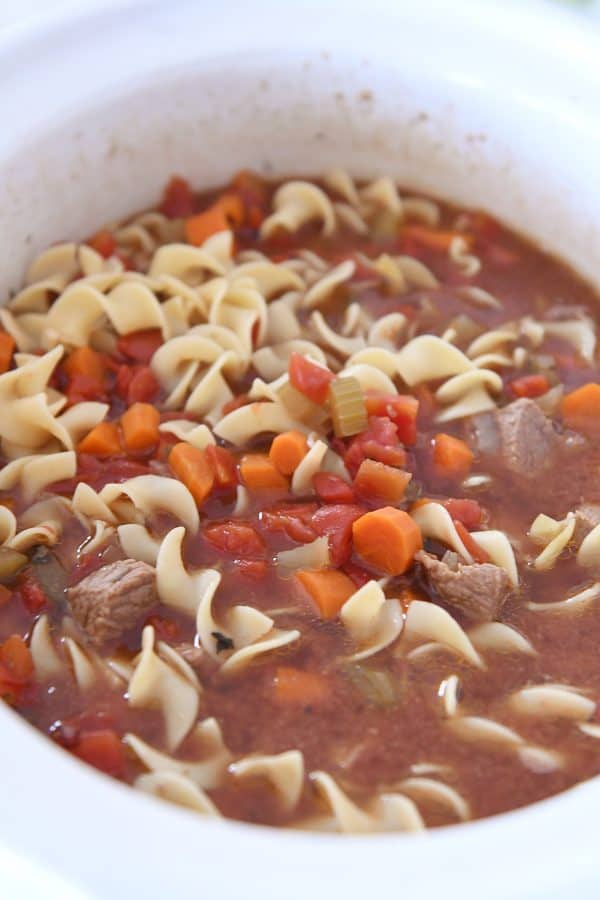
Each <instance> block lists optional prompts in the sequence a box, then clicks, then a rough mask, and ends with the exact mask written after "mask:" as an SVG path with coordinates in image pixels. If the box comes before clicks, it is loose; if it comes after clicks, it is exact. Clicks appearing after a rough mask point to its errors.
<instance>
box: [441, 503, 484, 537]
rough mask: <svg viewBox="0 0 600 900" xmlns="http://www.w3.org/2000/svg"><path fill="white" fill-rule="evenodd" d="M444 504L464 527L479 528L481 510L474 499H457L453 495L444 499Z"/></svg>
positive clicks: (481, 515)
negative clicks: (448, 498)
mask: <svg viewBox="0 0 600 900" xmlns="http://www.w3.org/2000/svg"><path fill="white" fill-rule="evenodd" d="M444 506H445V507H446V509H447V510H448V512H449V513H450V515H451V516H452V518H453V519H454V520H456V521H458V522H462V524H463V525H464V526H465V528H468V529H469V530H472V529H473V528H479V526H480V525H481V519H482V517H483V510H482V509H481V507H480V505H479V503H478V502H477V501H476V500H459V499H455V498H454V497H453V498H451V499H450V500H446V501H445V503H444Z"/></svg>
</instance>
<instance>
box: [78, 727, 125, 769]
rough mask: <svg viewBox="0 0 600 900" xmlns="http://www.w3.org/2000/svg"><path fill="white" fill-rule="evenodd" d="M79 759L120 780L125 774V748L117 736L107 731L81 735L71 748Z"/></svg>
mask: <svg viewBox="0 0 600 900" xmlns="http://www.w3.org/2000/svg"><path fill="white" fill-rule="evenodd" d="M71 752H72V753H73V754H74V755H75V756H77V757H78V758H79V759H81V760H83V761H84V762H86V763H89V765H91V766H94V767H95V768H96V769H99V770H100V771H101V772H104V773H105V774H106V775H112V776H113V777H115V778H121V777H122V776H123V775H124V772H125V748H124V746H123V743H122V741H121V739H120V737H119V735H118V734H116V733H115V732H114V731H110V730H109V729H103V730H100V731H90V732H88V733H87V734H82V735H81V736H80V737H79V739H78V740H77V741H76V743H75V744H74V745H73V747H72V748H71Z"/></svg>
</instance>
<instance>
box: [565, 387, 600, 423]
mask: <svg viewBox="0 0 600 900" xmlns="http://www.w3.org/2000/svg"><path fill="white" fill-rule="evenodd" d="M560 411H561V413H562V417H563V419H564V420H565V423H566V424H567V425H568V426H569V427H570V428H574V429H575V430H576V431H582V432H583V433H584V434H590V435H596V434H598V433H600V384H596V383H595V382H593V381H590V382H588V384H584V385H583V386H582V387H580V388H577V390H576V391H573V392H572V393H570V394H567V395H566V397H563V399H562V403H561V406H560Z"/></svg>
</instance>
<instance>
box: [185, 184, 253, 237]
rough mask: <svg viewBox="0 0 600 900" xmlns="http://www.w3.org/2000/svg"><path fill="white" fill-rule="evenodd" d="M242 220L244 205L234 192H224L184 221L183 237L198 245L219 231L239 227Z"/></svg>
mask: <svg viewBox="0 0 600 900" xmlns="http://www.w3.org/2000/svg"><path fill="white" fill-rule="evenodd" d="M243 221H244V206H243V204H242V201H241V199H240V198H239V197H238V196H237V195H235V194H224V195H223V196H222V197H220V198H219V199H218V200H217V202H216V203H213V205H212V206H210V207H209V208H208V209H206V210H204V212H201V213H197V214H196V215H195V216H191V217H190V218H189V219H186V221H185V239H186V241H187V242H188V243H189V244H193V245H194V246H195V247H200V246H201V245H202V244H203V243H204V241H206V240H208V238H209V237H211V236H212V235H213V234H217V233H218V232H219V231H226V230H227V229H229V228H232V227H234V228H235V227H239V226H240V225H241V224H242V222H243Z"/></svg>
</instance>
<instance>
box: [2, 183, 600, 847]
mask: <svg viewBox="0 0 600 900" xmlns="http://www.w3.org/2000/svg"><path fill="white" fill-rule="evenodd" d="M596 302H597V298H596V296H595V295H594V293H593V292H592V290H591V289H590V288H589V287H588V286H586V285H585V284H584V283H582V282H581V281H580V280H579V279H578V278H577V277H576V276H575V275H574V274H573V273H572V272H571V271H569V270H568V269H567V268H566V267H565V266H563V265H561V264H559V263H558V262H556V261H555V260H553V259H551V258H549V257H548V256H547V255H544V254H543V253H542V252H540V251H539V250H538V249H536V248H535V247H534V246H532V245H531V244H529V243H527V242H526V241H525V240H523V239H521V238H520V237H518V236H516V235H515V234H513V233H511V232H509V231H507V230H506V229H505V228H504V227H502V226H501V225H500V224H498V223H497V222H496V221H495V220H494V219H492V218H491V217H489V216H488V215H485V214H482V213H480V212H474V211H471V210H457V209H455V208H451V207H450V206H447V205H444V204H441V203H437V202H433V201H432V200H430V199H425V198H420V197H413V196H410V195H409V194H406V193H402V194H400V193H399V192H398V189H397V187H396V185H395V184H394V183H393V182H392V181H391V180H390V179H389V178H380V179H378V180H375V181H373V182H371V183H367V184H358V183H354V182H353V181H352V180H351V179H350V178H349V177H348V176H347V175H346V174H345V173H343V172H341V171H334V172H330V173H328V174H327V175H326V176H324V177H323V178H322V179H320V180H319V181H311V180H290V181H286V182H283V183H278V184H272V183H269V182H265V181H264V180H262V179H261V178H259V177H257V176H255V175H253V174H251V173H247V172H242V173H240V174H238V175H237V176H236V177H235V178H234V179H233V180H232V181H231V183H230V184H228V185H227V186H226V187H225V188H223V189H221V190H219V191H212V192H210V193H206V194H203V195H198V194H194V193H193V192H192V191H191V189H190V187H189V185H188V184H187V183H186V182H185V181H184V180H183V179H181V178H173V179H172V180H171V182H170V183H169V184H168V186H167V188H166V190H165V193H164V196H163V198H162V202H161V204H160V206H159V207H158V208H157V209H156V210H154V211H151V212H146V213H143V214H142V215H139V216H136V217H134V218H133V219H131V220H129V221H127V222H125V223H118V224H115V225H112V226H109V227H107V228H106V229H103V230H102V231H99V232H98V233H96V234H95V235H93V236H92V237H90V238H89V239H88V240H87V241H85V242H84V243H82V244H76V243H62V244H57V245H54V246H52V247H50V249H48V250H47V251H46V252H44V253H42V254H41V256H39V257H38V258H37V259H35V260H34V262H33V263H32V264H31V266H30V268H29V270H28V273H27V276H26V282H25V286H24V287H23V288H22V289H20V290H19V292H18V293H16V295H15V296H13V297H12V298H11V300H10V301H9V303H8V305H7V306H6V307H5V308H4V309H3V310H2V311H1V312H0V318H1V321H2V328H3V331H2V333H1V334H0V370H1V372H2V374H1V375H0V395H1V398H2V413H1V415H0V438H1V452H2V468H1V469H0V504H1V505H0V542H1V548H0V581H1V584H0V694H1V695H2V696H3V698H4V700H5V701H6V702H7V703H9V704H10V705H11V706H13V707H14V708H15V709H16V710H17V711H18V712H19V713H20V714H21V715H22V716H24V717H25V718H26V719H27V720H28V721H29V722H31V723H32V724H33V725H35V726H36V727H37V728H38V729H40V730H41V731H42V732H44V733H45V734H47V735H48V736H49V738H50V739H51V740H53V741H54V742H56V743H57V744H59V745H60V746H62V747H64V748H65V749H66V750H67V751H68V752H70V753H71V754H73V755H74V756H76V757H78V758H79V759H81V760H84V761H86V762H88V763H90V764H92V765H93V766H96V768H98V769H100V770H101V771H103V772H105V773H108V774H109V775H111V776H113V777H115V778H117V779H121V780H122V781H125V782H128V783H130V784H132V785H133V786H134V787H136V788H137V789H139V790H142V791H145V792H147V793H150V794H153V795H156V796H159V797H164V798H167V799H169V800H171V801H174V802H175V803H178V804H181V805H183V806H186V807H190V808H191V809H193V810H196V811H197V812H198V813H201V814H208V815H214V816H218V815H223V816H230V817H233V818H237V819H242V820H245V821H250V822H259V823H265V824H270V825H280V826H289V825H293V826H297V827H303V828H318V829H329V830H337V831H347V832H352V831H354V832H369V831H393V830H398V831H406V830H417V829H420V828H423V827H430V826H437V825H444V824H450V823H455V822H459V821H464V820H468V819H475V818H479V817H483V816H487V815H490V814H493V813H498V812H501V811H503V810H508V809H511V808H514V807H518V806H522V805H524V804H527V803H531V802H533V801H536V800H539V799H541V798H544V797H547V796H549V795H552V794H555V793H556V792H558V791H561V790H563V789H565V788H567V787H569V786H571V785H573V784H575V783H577V782H579V781H581V780H582V779H585V778H589V777H591V776H592V775H594V774H596V773H598V772H599V771H600V722H599V721H598V718H597V700H598V697H599V691H600V658H599V656H598V645H599V643H600V478H599V477H598V476H599V474H600V451H599V450H598V446H597V440H598V436H599V434H600V371H599V369H598V366H597V362H596V329H597V325H596Z"/></svg>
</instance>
